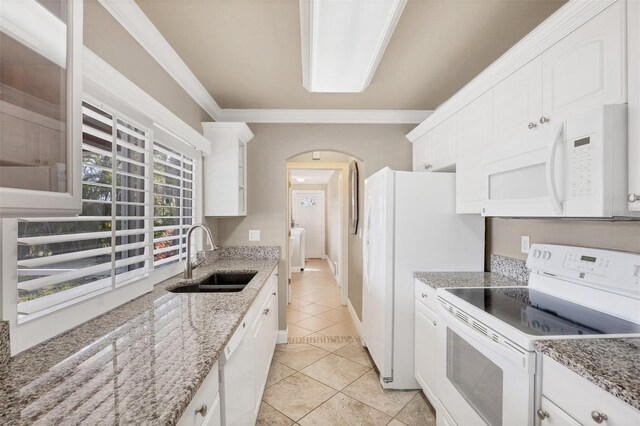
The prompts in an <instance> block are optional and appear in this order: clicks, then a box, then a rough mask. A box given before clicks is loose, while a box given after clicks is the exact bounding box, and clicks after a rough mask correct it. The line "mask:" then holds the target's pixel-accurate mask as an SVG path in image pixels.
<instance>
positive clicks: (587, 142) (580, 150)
mask: <svg viewBox="0 0 640 426" xmlns="http://www.w3.org/2000/svg"><path fill="white" fill-rule="evenodd" d="M568 142H569V143H568V148H569V155H570V157H571V164H570V176H569V194H568V196H569V198H570V199H573V200H575V199H579V198H589V197H591V196H593V185H594V182H593V152H592V151H593V143H592V142H593V141H592V140H591V137H590V136H586V137H582V138H580V139H575V140H570V141H568Z"/></svg>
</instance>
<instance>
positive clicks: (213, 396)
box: [178, 362, 221, 426]
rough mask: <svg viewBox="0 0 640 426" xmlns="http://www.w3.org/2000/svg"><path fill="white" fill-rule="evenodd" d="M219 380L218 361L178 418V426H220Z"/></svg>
mask: <svg viewBox="0 0 640 426" xmlns="http://www.w3.org/2000/svg"><path fill="white" fill-rule="evenodd" d="M218 381H219V376H218V363H217V362H216V363H215V364H214V365H213V367H212V368H211V372H210V373H209V375H207V377H205V378H204V380H203V381H202V384H201V385H200V388H199V389H198V391H197V392H196V394H195V395H194V397H193V398H192V399H191V402H190V403H189V405H188V406H187V408H186V409H185V410H184V413H183V414H182V416H181V417H180V419H179V420H178V426H220V424H221V420H220V393H219V392H218V391H219V384H218Z"/></svg>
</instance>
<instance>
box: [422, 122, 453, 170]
mask: <svg viewBox="0 0 640 426" xmlns="http://www.w3.org/2000/svg"><path fill="white" fill-rule="evenodd" d="M426 136H427V149H426V161H425V162H426V166H425V167H426V168H427V169H428V170H429V171H434V172H435V171H453V170H454V169H455V165H456V145H455V140H454V120H453V118H450V119H448V120H446V121H444V122H443V123H441V124H440V125H438V126H437V127H436V128H435V129H433V130H431V131H430V132H429V133H427V135H426Z"/></svg>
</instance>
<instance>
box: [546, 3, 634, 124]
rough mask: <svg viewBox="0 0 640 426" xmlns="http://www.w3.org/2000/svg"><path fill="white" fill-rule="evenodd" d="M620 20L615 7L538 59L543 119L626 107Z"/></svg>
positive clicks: (620, 9)
mask: <svg viewBox="0 0 640 426" xmlns="http://www.w3.org/2000/svg"><path fill="white" fill-rule="evenodd" d="M625 16H626V8H625V2H623V1H618V2H616V3H614V4H613V5H611V6H609V7H608V8H607V9H605V10H604V11H603V12H602V13H600V14H599V15H597V16H596V17H594V18H592V19H591V20H590V21H588V22H587V23H585V24H584V25H583V26H581V27H580V28H578V29H576V30H575V31H574V32H572V33H571V34H569V35H568V36H567V37H565V38H564V39H562V40H561V41H560V42H558V43H557V44H555V45H554V46H552V47H551V48H550V49H549V50H547V51H546V52H545V53H543V55H542V64H543V66H542V69H543V80H542V87H543V91H544V92H543V105H544V107H543V112H544V117H545V118H548V119H549V120H551V121H552V122H558V121H559V120H562V119H563V118H564V117H566V116H567V115H571V114H573V113H575V112H576V111H578V112H579V111H583V110H587V109H591V108H594V107H597V106H601V105H607V104H616V103H624V102H626V90H625V89H626V84H625V83H626V68H625V66H624V65H625V58H626V45H625V40H626V37H625V31H624V30H625V28H626V25H625Z"/></svg>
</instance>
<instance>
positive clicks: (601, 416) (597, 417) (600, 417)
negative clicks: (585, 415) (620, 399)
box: [591, 410, 608, 424]
mask: <svg viewBox="0 0 640 426" xmlns="http://www.w3.org/2000/svg"><path fill="white" fill-rule="evenodd" d="M591 418H592V419H593V421H594V422H596V423H598V424H600V423H602V422H603V421H605V420H608V417H607V415H606V414H605V413H601V412H599V411H596V410H593V411H592V412H591Z"/></svg>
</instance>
